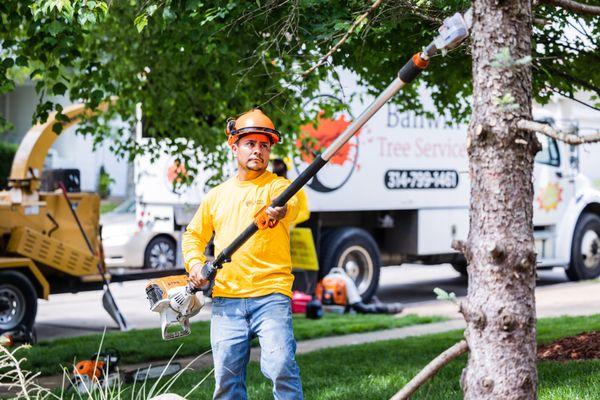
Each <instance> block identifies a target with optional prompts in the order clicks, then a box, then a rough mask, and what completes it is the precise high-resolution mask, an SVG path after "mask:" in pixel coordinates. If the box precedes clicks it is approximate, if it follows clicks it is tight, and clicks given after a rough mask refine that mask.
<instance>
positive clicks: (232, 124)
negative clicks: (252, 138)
mask: <svg viewBox="0 0 600 400" xmlns="http://www.w3.org/2000/svg"><path fill="white" fill-rule="evenodd" d="M225 133H226V134H227V136H228V138H227V143H229V145H230V146H231V145H232V144H234V143H235V142H237V141H238V140H239V139H240V138H241V137H242V136H244V135H246V134H248V133H261V134H263V135H266V136H267V137H269V139H270V140H271V143H272V144H276V143H279V142H281V134H280V133H279V131H278V130H277V129H275V125H274V124H273V121H271V119H270V118H269V117H267V116H266V115H265V114H264V113H263V112H262V111H261V110H259V109H258V108H255V109H253V110H250V111H248V112H245V113H244V114H242V115H240V116H239V117H237V118H236V119H233V118H230V119H229V120H227V128H226V129H225Z"/></svg>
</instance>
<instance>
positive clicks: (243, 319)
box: [210, 293, 303, 400]
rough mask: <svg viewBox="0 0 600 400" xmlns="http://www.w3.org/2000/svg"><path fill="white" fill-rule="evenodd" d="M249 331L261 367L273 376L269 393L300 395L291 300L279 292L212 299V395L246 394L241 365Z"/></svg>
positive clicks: (246, 352) (246, 358) (247, 354)
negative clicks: (255, 346) (255, 344)
mask: <svg viewBox="0 0 600 400" xmlns="http://www.w3.org/2000/svg"><path fill="white" fill-rule="evenodd" d="M254 337H258V340H259V341H260V347H261V352H260V369H261V371H262V373H263V374H264V375H265V376H266V377H267V378H268V379H270V380H271V381H272V382H273V397H274V398H275V399H278V400H279V399H282V400H283V399H286V400H287V399H294V400H295V399H302V398H303V396H302V384H301V383H300V371H299V369H298V364H296V357H295V353H296V340H295V339H294V331H293V330H292V310H291V300H290V298H289V297H287V296H285V295H282V294H279V293H275V294H270V295H267V296H262V297H254V298H243V299H234V298H224V297H216V298H214V299H213V302H212V318H211V324H210V342H211V346H212V352H213V359H214V365H215V381H216V385H215V393H214V395H213V399H227V400H229V399H235V400H238V399H247V394H246V366H247V365H248V361H249V359H250V341H251V340H252V338H254Z"/></svg>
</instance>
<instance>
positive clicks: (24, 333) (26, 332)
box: [0, 325, 37, 347]
mask: <svg viewBox="0 0 600 400" xmlns="http://www.w3.org/2000/svg"><path fill="white" fill-rule="evenodd" d="M36 342H37V338H36V334H35V330H34V329H33V328H32V329H29V328H28V327H26V326H25V325H19V326H17V327H16V328H15V329H14V330H10V331H6V332H4V333H2V334H1V335H0V345H1V346H4V347H13V346H18V345H22V344H30V345H31V344H35V343H36Z"/></svg>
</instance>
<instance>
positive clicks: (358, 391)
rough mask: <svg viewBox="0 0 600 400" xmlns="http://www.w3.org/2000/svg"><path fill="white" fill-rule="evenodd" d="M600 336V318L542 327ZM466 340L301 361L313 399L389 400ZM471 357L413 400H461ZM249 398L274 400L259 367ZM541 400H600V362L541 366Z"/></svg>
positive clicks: (190, 377)
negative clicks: (463, 375)
mask: <svg viewBox="0 0 600 400" xmlns="http://www.w3.org/2000/svg"><path fill="white" fill-rule="evenodd" d="M591 330H600V314H598V315H594V316H591V317H561V318H552V319H542V320H540V321H539V322H538V342H539V343H548V342H550V341H552V340H554V339H557V338H559V337H564V336H570V335H575V334H578V333H580V332H583V331H591ZM461 337H462V331H453V332H449V333H443V334H436V335H429V336H421V337H412V338H407V339H401V340H391V341H385V342H376V343H371V344H365V345H356V346H349V347H339V348H332V349H325V350H321V351H316V352H313V353H308V354H304V355H299V356H298V363H299V365H300V371H301V376H302V382H303V387H304V394H305V397H306V398H307V399H311V400H312V399H316V400H330V399H361V400H363V399H388V398H390V397H391V396H392V395H393V394H394V393H395V392H396V391H397V390H399V389H400V388H401V387H402V386H403V385H404V384H405V383H407V382H408V381H409V380H410V379H411V378H412V377H413V376H414V375H415V374H416V373H417V372H418V371H419V370H420V369H421V368H422V367H423V366H425V365H426V364H427V363H428V362H429V361H430V360H431V359H433V358H434V357H435V356H436V355H438V354H439V353H441V352H442V351H443V350H445V349H446V348H448V347H450V346H451V345H452V344H454V343H456V342H457V341H458V340H460V339H461ZM466 359H467V356H466V355H463V356H462V357H460V358H458V359H457V360H454V361H453V362H451V363H450V364H448V365H447V366H446V367H445V368H444V369H442V371H441V372H440V373H439V374H438V375H437V376H436V377H434V378H433V379H432V380H431V381H429V382H428V383H427V384H425V385H424V386H423V387H421V388H420V389H419V391H418V392H417V393H416V394H415V395H414V396H413V397H412V398H413V399H427V400H436V399H439V400H442V399H443V400H447V399H461V398H462V393H461V391H460V385H459V379H460V374H461V372H462V369H463V368H464V366H465V363H466ZM207 373H208V371H198V372H190V373H185V374H184V375H182V376H181V377H180V378H179V380H178V381H177V382H176V384H175V386H174V387H173V390H171V391H172V392H177V393H179V394H181V395H184V394H186V393H187V392H188V390H189V389H190V388H192V387H193V386H194V385H195V384H196V383H197V382H198V381H199V380H200V379H201V378H202V377H204V376H206V374H207ZM247 383H248V394H249V397H250V398H252V399H271V398H272V395H271V384H270V382H268V381H267V380H266V379H265V378H264V377H263V376H262V374H261V372H260V367H259V365H258V363H254V362H253V363H251V364H250V366H249V369H248V380H247ZM213 387H214V385H213V378H212V377H210V378H209V379H207V380H206V382H204V383H203V384H202V385H201V386H200V388H199V389H198V390H197V391H195V392H194V393H193V394H192V395H191V396H189V397H188V398H189V399H207V398H210V397H211V393H212V390H213ZM539 398H540V399H544V400H564V399H579V400H583V399H589V400H592V399H599V398H600V360H595V361H577V362H566V363H556V362H548V361H544V362H541V363H540V364H539Z"/></svg>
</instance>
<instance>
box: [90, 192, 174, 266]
mask: <svg viewBox="0 0 600 400" xmlns="http://www.w3.org/2000/svg"><path fill="white" fill-rule="evenodd" d="M135 210H136V204H135V200H134V199H129V200H126V201H124V202H123V203H121V204H120V205H119V206H118V207H117V208H115V209H114V210H113V211H111V212H109V213H106V214H104V215H102V216H101V218H100V223H101V224H102V243H103V246H104V260H105V262H106V266H107V267H108V268H147V269H154V270H161V269H171V268H176V266H177V257H176V254H177V239H176V237H175V233H174V231H173V230H170V231H169V230H162V229H157V228H158V227H159V226H160V225H163V227H164V224H154V223H143V222H142V221H143V219H142V218H136V214H135V213H136V211H135Z"/></svg>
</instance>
